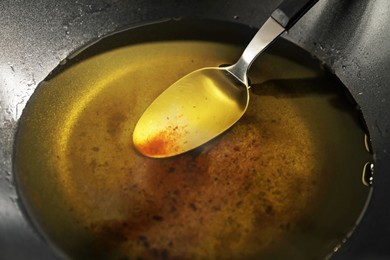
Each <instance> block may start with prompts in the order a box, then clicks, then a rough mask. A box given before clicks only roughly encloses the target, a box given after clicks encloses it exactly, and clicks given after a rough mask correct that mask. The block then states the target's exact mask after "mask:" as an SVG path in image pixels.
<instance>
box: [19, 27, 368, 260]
mask: <svg viewBox="0 0 390 260" xmlns="http://www.w3.org/2000/svg"><path fill="white" fill-rule="evenodd" d="M169 26H174V25H172V24H170V25H169ZM169 26H168V25H167V28H166V29H167V30H172V28H171V27H169ZM207 27H208V28H210V24H207ZM151 28H152V29H149V30H151V31H153V25H152V26H151ZM186 29H190V28H188V27H187V28H186ZM243 30H244V29H243ZM241 32H242V31H241ZM218 33H221V34H222V32H220V31H215V32H214V35H218ZM248 33H249V31H248ZM128 35H129V36H134V37H137V36H138V35H132V34H131V31H130V32H129V33H128ZM221 38H223V35H221ZM278 44H281V43H276V47H275V48H273V51H272V53H269V52H268V53H265V54H264V55H263V56H262V57H260V58H259V59H258V60H257V61H256V63H255V64H254V65H253V67H252V69H251V73H250V79H251V85H252V88H251V102H250V104H249V107H248V110H247V112H246V113H245V115H244V116H243V118H242V119H241V120H240V121H239V122H238V123H237V124H236V125H234V127H232V128H231V129H230V130H229V131H227V132H226V133H225V134H223V135H222V136H220V137H218V138H217V139H215V140H213V141H212V142H210V143H207V144H206V145H204V146H202V147H200V148H198V149H196V150H194V151H191V152H189V153H186V154H183V155H180V156H177V157H172V158H168V159H151V158H147V157H144V156H142V155H141V154H139V153H138V152H137V151H136V150H135V148H134V147H133V146H132V138H131V136H132V132H133V129H134V125H135V123H136V122H137V120H138V118H139V117H140V115H141V114H142V113H143V111H144V110H145V109H146V108H147V107H148V106H149V104H150V103H151V102H152V101H153V100H154V99H155V98H156V97H157V96H158V95H159V94H160V93H161V92H162V91H164V90H165V89H166V88H167V87H168V86H170V85H171V84H172V83H173V82H175V81H176V80H177V79H179V78H181V77H183V76H184V75H186V74H188V73H189V72H191V71H194V70H196V69H199V68H202V67H208V66H219V65H221V64H231V63H233V62H234V61H236V60H237V58H238V57H239V56H240V54H241V52H242V50H243V47H244V46H243V45H235V44H230V43H229V42H226V43H221V42H215V41H207V40H204V39H203V40H202V41H197V40H180V37H179V36H178V39H177V40H176V41H173V40H170V41H153V42H145V43H142V44H134V45H130V46H127V47H121V48H116V49H113V50H110V51H106V52H103V53H100V54H98V55H94V56H92V57H90V58H88V59H85V60H82V61H80V62H78V63H75V64H73V66H70V67H69V68H67V69H64V70H62V71H60V72H59V73H58V74H56V75H54V76H52V77H51V78H50V79H49V80H48V81H47V82H45V83H44V84H42V85H41V86H40V88H39V89H37V91H36V92H35V93H34V95H33V97H32V98H31V100H30V101H29V104H28V106H27V108H26V110H25V111H24V114H23V117H22V119H21V121H20V125H19V131H18V135H17V142H16V145H15V151H16V152H15V158H14V162H15V171H16V174H17V184H18V187H19V191H20V194H21V195H22V199H23V202H24V206H25V207H26V209H27V212H28V213H29V216H30V217H31V218H32V220H33V221H34V223H35V224H36V226H37V227H39V229H40V231H41V232H42V233H43V234H44V236H45V237H46V238H47V239H48V240H49V241H51V242H52V243H53V244H54V245H55V246H56V247H57V248H59V249H60V250H61V251H63V252H64V253H65V254H66V255H67V256H69V257H71V258H75V259H190V258H191V259H192V258H196V259H215V258H229V259H252V258H253V259H258V258H259V257H263V258H269V259H286V258H290V259H291V258H293V259H307V258H321V257H325V256H326V255H327V254H329V253H330V252H331V251H332V250H333V248H334V247H335V246H337V245H338V244H339V243H340V241H341V240H342V239H343V238H345V237H346V236H347V234H348V233H349V232H350V231H351V230H352V229H353V227H354V225H355V222H356V219H357V218H358V216H359V214H360V213H361V211H362V208H363V206H364V203H365V201H366V199H367V195H368V189H367V188H366V187H365V186H363V185H362V183H361V170H362V167H363V165H364V164H365V163H366V161H367V160H369V159H370V155H369V154H367V152H366V151H365V149H364V142H363V140H364V138H363V137H364V133H363V131H362V130H361V128H360V125H359V123H358V120H357V119H358V115H357V114H358V113H357V111H355V109H354V107H353V106H351V105H350V104H349V103H348V102H347V100H346V98H345V97H344V95H343V94H342V93H343V90H344V86H343V85H342V84H341V83H340V82H339V81H338V80H337V79H335V78H334V77H332V76H331V75H328V74H327V73H326V72H325V71H323V70H321V69H320V66H318V64H317V65H313V63H310V58H308V57H307V56H305V55H303V54H302V56H299V58H297V59H292V58H291V55H290V56H289V54H291V53H294V54H295V53H297V51H296V47H294V46H292V45H289V44H286V43H283V44H281V45H280V46H281V47H280V48H279V49H278V47H277V46H278ZM298 53H299V51H298ZM308 61H309V62H308ZM314 64H316V63H314Z"/></svg>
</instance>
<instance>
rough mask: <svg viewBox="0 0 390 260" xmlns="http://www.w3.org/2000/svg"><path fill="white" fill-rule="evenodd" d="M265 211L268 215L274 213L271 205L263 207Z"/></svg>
mask: <svg viewBox="0 0 390 260" xmlns="http://www.w3.org/2000/svg"><path fill="white" fill-rule="evenodd" d="M265 213H267V214H268V215H271V216H273V215H274V213H275V212H274V208H273V207H272V205H268V206H267V207H266V208H265Z"/></svg>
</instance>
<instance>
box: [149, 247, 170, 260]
mask: <svg viewBox="0 0 390 260" xmlns="http://www.w3.org/2000/svg"><path fill="white" fill-rule="evenodd" d="M152 255H153V257H154V258H156V259H163V260H164V259H168V256H169V255H168V250H167V249H163V250H161V249H156V248H153V249H152Z"/></svg>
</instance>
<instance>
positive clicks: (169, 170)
mask: <svg viewBox="0 0 390 260" xmlns="http://www.w3.org/2000/svg"><path fill="white" fill-rule="evenodd" d="M175 171H176V168H175V167H173V166H172V167H169V169H168V172H169V173H174V172H175Z"/></svg>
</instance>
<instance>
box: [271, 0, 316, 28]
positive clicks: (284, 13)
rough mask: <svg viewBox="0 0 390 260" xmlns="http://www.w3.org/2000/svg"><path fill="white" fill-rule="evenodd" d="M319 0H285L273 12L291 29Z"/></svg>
mask: <svg viewBox="0 0 390 260" xmlns="http://www.w3.org/2000/svg"><path fill="white" fill-rule="evenodd" d="M317 2H318V0H285V1H283V2H282V3H281V4H280V5H279V6H278V8H277V9H276V10H275V11H274V12H273V13H272V14H271V17H272V18H273V19H274V20H275V21H277V22H278V23H279V24H280V25H281V26H283V27H284V29H286V30H288V29H290V28H291V27H292V26H293V25H294V24H295V23H296V22H297V21H298V20H299V19H300V18H301V17H302V16H303V15H304V14H305V13H306V12H307V11H309V9H310V8H311V7H312V6H313V5H314V4H315V3H317Z"/></svg>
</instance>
